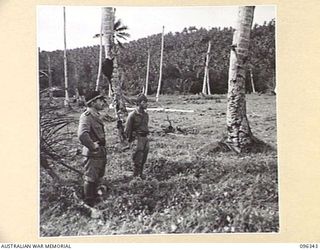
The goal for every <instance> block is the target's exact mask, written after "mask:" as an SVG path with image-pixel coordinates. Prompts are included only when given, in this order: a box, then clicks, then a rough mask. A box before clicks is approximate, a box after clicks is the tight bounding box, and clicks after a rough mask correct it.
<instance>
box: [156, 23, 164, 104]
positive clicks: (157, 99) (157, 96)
mask: <svg viewBox="0 0 320 250" xmlns="http://www.w3.org/2000/svg"><path fill="white" fill-rule="evenodd" d="M163 46H164V26H162V36H161V55H160V70H159V83H158V89H157V95H156V101H157V102H158V101H159V95H160V89H161V81H162V62H163Z"/></svg>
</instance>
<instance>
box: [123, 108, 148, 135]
mask: <svg viewBox="0 0 320 250" xmlns="http://www.w3.org/2000/svg"><path fill="white" fill-rule="evenodd" d="M148 122H149V115H148V113H146V112H139V111H138V109H135V110H133V111H132V112H130V113H129V115H128V118H127V122H126V126H125V133H126V135H127V138H128V139H129V141H133V140H134V137H135V136H136V135H143V136H146V135H147V134H148V133H149V129H148Z"/></svg>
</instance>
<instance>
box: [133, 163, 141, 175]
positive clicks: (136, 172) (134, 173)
mask: <svg viewBox="0 0 320 250" xmlns="http://www.w3.org/2000/svg"><path fill="white" fill-rule="evenodd" d="M138 176H140V171H139V167H138V166H137V165H134V167H133V177H138Z"/></svg>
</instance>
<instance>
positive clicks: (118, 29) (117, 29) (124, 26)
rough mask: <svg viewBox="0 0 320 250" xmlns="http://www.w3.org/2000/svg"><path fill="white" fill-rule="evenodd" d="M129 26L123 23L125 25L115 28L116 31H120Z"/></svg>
mask: <svg viewBox="0 0 320 250" xmlns="http://www.w3.org/2000/svg"><path fill="white" fill-rule="evenodd" d="M128 29H129V28H128V26H127V25H123V26H120V27H118V28H115V29H114V30H115V31H116V32H120V31H124V30H128Z"/></svg>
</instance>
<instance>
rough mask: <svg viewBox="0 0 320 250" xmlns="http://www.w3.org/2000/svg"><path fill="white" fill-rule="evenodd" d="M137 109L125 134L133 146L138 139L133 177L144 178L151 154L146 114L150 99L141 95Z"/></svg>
mask: <svg viewBox="0 0 320 250" xmlns="http://www.w3.org/2000/svg"><path fill="white" fill-rule="evenodd" d="M137 106H138V107H137V108H136V109H135V110H133V111H132V112H131V113H130V114H129V115H128V119H127V122H126V126H125V133H126V136H127V138H128V141H129V143H130V144H131V143H132V142H133V141H134V140H135V139H137V142H136V144H134V145H133V155H132V159H133V164H134V170H133V176H135V177H136V176H139V177H141V178H142V171H143V165H144V164H145V162H146V160H147V156H148V152H149V140H148V137H147V135H148V134H149V129H148V122H149V115H148V113H147V112H146V109H147V107H148V99H147V97H146V96H145V95H144V94H140V95H139V96H138V99H137Z"/></svg>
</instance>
